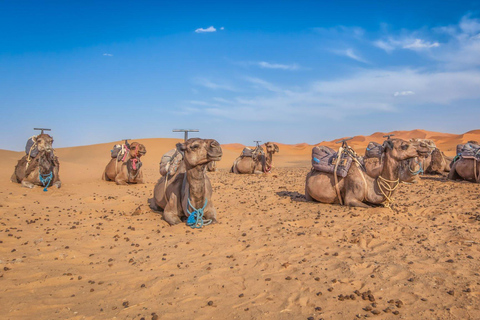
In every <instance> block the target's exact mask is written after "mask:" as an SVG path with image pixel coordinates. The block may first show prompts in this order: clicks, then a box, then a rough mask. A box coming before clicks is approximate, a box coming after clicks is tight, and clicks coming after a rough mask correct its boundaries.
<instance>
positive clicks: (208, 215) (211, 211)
mask: <svg viewBox="0 0 480 320" xmlns="http://www.w3.org/2000/svg"><path fill="white" fill-rule="evenodd" d="M203 217H204V219H206V220H209V219H210V220H212V223H217V210H216V209H215V207H214V206H213V205H209V206H207V210H205V214H204V216H203Z"/></svg>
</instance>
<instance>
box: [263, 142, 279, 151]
mask: <svg viewBox="0 0 480 320" xmlns="http://www.w3.org/2000/svg"><path fill="white" fill-rule="evenodd" d="M265 148H266V149H267V153H275V152H280V149H279V148H278V146H277V145H276V144H275V143H273V142H267V143H265Z"/></svg>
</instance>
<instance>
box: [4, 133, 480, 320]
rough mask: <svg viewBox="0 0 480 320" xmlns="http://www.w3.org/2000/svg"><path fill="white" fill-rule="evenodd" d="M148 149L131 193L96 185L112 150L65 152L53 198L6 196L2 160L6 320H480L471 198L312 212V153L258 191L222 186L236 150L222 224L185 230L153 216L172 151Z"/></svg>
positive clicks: (409, 189)
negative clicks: (162, 163)
mask: <svg viewBox="0 0 480 320" xmlns="http://www.w3.org/2000/svg"><path fill="white" fill-rule="evenodd" d="M479 132H480V131H479ZM405 134H407V133H405ZM434 134H436V133H434ZM437 136H438V137H440V138H441V139H440V138H439V139H438V140H439V143H437V144H439V145H442V143H443V145H444V146H445V147H446V148H454V147H452V146H453V144H456V143H457V142H458V141H462V140H463V139H467V140H470V139H474V138H476V137H478V133H473V134H468V135H467V134H466V135H462V137H459V136H458V135H455V137H453V136H454V135H444V134H437ZM369 139H372V137H367V138H366V139H365V140H369ZM442 139H443V140H442ZM139 141H141V142H143V143H145V145H146V147H147V155H146V156H145V157H144V161H143V162H144V167H143V168H144V169H145V171H144V172H145V176H146V180H147V183H146V184H144V185H130V186H127V187H124V186H117V185H116V184H115V183H107V182H104V181H102V180H100V176H101V173H102V171H103V168H104V166H105V165H106V163H107V162H108V160H109V150H110V149H111V146H112V143H108V144H102V145H95V146H88V147H76V148H65V149H58V150H57V154H58V156H59V157H60V161H61V169H60V174H61V177H62V181H63V187H62V188H61V189H58V190H57V189H49V191H48V192H43V191H42V188H40V187H37V188H34V189H31V190H30V189H25V188H22V187H20V185H18V184H14V183H11V182H9V178H10V175H11V173H12V172H13V167H14V165H15V163H16V160H18V159H19V158H20V157H21V153H18V152H10V151H0V156H1V160H0V163H1V164H2V165H1V166H0V310H1V315H0V318H1V319H114V318H116V319H142V318H144V319H192V318H193V319H226V318H229V319H309V318H310V319H322V318H323V319H358V318H365V317H374V318H378V319H480V232H479V231H480V202H479V198H480V194H479V191H480V186H479V185H478V184H474V183H466V182H452V181H447V180H446V179H445V178H444V177H442V176H424V177H423V178H422V180H421V182H420V183H419V184H418V185H401V187H400V189H399V192H398V193H397V194H396V196H395V198H396V202H395V205H394V207H393V209H387V208H370V209H353V208H347V207H341V206H338V205H325V204H320V203H314V202H305V198H304V196H303V193H304V182H305V176H306V174H307V172H308V171H309V170H310V152H311V146H308V145H305V144H300V145H296V146H286V145H280V149H281V151H280V154H279V155H278V157H276V158H275V163H276V168H275V169H274V173H273V174H269V175H258V176H256V175H233V174H230V173H228V167H229V166H230V165H231V163H232V162H233V159H234V158H235V157H236V156H237V155H238V154H239V150H241V147H242V146H240V145H227V146H224V148H223V150H224V159H223V160H222V161H221V162H220V163H219V167H220V169H219V171H218V172H215V173H209V176H210V178H211V180H212V184H213V187H214V192H215V193H214V199H213V201H214V202H215V204H216V207H217V212H218V219H219V223H218V224H215V225H210V226H207V227H205V228H203V229H201V230H192V229H190V228H189V227H187V226H185V225H184V224H181V225H177V226H174V227H170V226H168V224H167V223H166V222H165V221H163V220H162V218H161V216H160V215H159V214H158V213H156V212H153V211H151V210H150V209H149V208H148V205H147V200H148V199H149V198H150V197H151V196H152V190H153V186H154V184H155V182H156V180H157V179H158V178H159V173H158V162H159V160H160V157H161V155H162V154H163V153H164V152H165V151H167V150H169V149H171V148H172V147H173V145H174V144H175V142H177V141H178V140H175V139H145V140H139ZM366 143H368V141H366V142H365V145H366ZM453 150H454V149H453ZM358 151H359V152H360V150H358Z"/></svg>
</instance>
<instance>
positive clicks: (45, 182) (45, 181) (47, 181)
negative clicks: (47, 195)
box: [38, 169, 53, 192]
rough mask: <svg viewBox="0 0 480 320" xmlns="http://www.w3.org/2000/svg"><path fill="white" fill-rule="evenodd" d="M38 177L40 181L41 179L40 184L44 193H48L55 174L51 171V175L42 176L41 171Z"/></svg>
mask: <svg viewBox="0 0 480 320" xmlns="http://www.w3.org/2000/svg"><path fill="white" fill-rule="evenodd" d="M38 176H39V179H40V182H41V183H42V184H43V187H44V188H43V191H45V192H46V191H48V189H47V188H48V187H49V185H50V182H52V179H53V172H52V171H50V173H49V174H41V173H40V169H39V170H38Z"/></svg>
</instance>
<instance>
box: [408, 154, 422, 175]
mask: <svg viewBox="0 0 480 320" xmlns="http://www.w3.org/2000/svg"><path fill="white" fill-rule="evenodd" d="M413 160H414V161H415V163H416V164H418V166H419V167H420V169H418V170H417V171H413V170H412V169H411V168H410V166H408V170H409V171H410V173H411V174H413V175H414V176H416V175H417V174H420V173H421V174H423V168H422V166H421V165H420V163H419V162H418V161H417V159H415V158H413Z"/></svg>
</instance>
